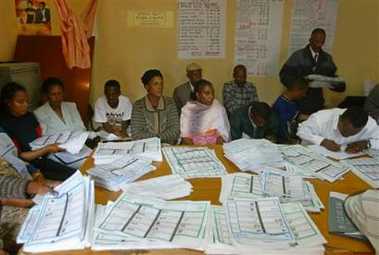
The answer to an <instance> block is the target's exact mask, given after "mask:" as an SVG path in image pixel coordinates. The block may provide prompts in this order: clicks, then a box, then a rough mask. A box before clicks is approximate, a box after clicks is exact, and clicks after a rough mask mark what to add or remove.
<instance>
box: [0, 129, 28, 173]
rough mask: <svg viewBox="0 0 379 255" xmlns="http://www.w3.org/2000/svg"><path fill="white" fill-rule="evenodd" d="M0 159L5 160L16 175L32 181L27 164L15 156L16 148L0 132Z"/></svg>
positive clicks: (7, 137) (6, 136)
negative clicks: (14, 170)
mask: <svg viewBox="0 0 379 255" xmlns="http://www.w3.org/2000/svg"><path fill="white" fill-rule="evenodd" d="M0 157H1V158H3V159H5V160H6V161H7V162H8V163H9V164H10V165H12V166H13V167H14V169H16V171H17V173H18V174H19V175H20V176H21V177H23V178H26V179H28V180H31V179H32V176H31V175H30V173H29V171H28V167H27V163H26V162H24V161H23V160H21V159H20V158H19V157H18V155H17V148H16V146H15V145H14V143H13V142H12V140H11V139H10V138H9V136H8V135H7V134H5V133H2V132H0Z"/></svg>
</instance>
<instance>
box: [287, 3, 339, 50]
mask: <svg viewBox="0 0 379 255" xmlns="http://www.w3.org/2000/svg"><path fill="white" fill-rule="evenodd" d="M337 9H338V1H337V0H328V1H325V0H312V1H309V0H295V1H294V7H293V9H292V18H291V30H290V44H289V47H288V48H289V49H288V54H289V55H291V54H292V53H293V52H294V51H296V50H299V49H301V48H304V46H305V45H306V44H307V43H308V40H309V37H310V35H311V32H312V30H313V29H315V28H317V27H320V28H323V29H325V31H326V42H325V45H324V49H325V50H326V51H328V52H331V50H332V48H333V43H334V36H335V31H336V19H337Z"/></svg>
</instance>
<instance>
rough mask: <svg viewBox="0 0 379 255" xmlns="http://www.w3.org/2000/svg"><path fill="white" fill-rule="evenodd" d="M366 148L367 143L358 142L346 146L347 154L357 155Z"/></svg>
mask: <svg viewBox="0 0 379 255" xmlns="http://www.w3.org/2000/svg"><path fill="white" fill-rule="evenodd" d="M367 148H368V141H358V142H355V143H351V144H349V145H347V147H346V152H347V153H358V152H361V151H363V150H365V149H367Z"/></svg>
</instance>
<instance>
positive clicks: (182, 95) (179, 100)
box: [173, 63, 202, 116]
mask: <svg viewBox="0 0 379 255" xmlns="http://www.w3.org/2000/svg"><path fill="white" fill-rule="evenodd" d="M186 71H187V78H188V81H187V82H185V83H183V84H181V85H179V86H178V87H176V88H175V90H174V95H173V98H174V101H175V104H176V107H177V108H178V113H179V116H180V113H181V110H182V107H183V106H184V105H185V104H186V103H187V102H188V101H190V100H191V95H192V93H193V91H194V84H195V83H196V82H197V81H199V80H201V78H202V74H201V71H202V69H201V66H199V65H198V64H196V63H191V64H189V65H187V67H186Z"/></svg>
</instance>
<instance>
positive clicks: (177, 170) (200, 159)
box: [162, 146, 227, 179]
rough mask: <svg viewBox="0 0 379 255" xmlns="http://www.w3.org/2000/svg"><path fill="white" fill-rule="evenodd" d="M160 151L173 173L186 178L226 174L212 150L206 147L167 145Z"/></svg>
mask: <svg viewBox="0 0 379 255" xmlns="http://www.w3.org/2000/svg"><path fill="white" fill-rule="evenodd" d="M162 152H163V154H164V156H165V158H166V160H167V163H168V164H169V166H170V168H171V171H172V173H173V174H178V175H180V176H182V177H184V178H186V179H190V178H206V177H219V176H222V175H225V174H227V172H226V169H225V167H224V165H223V164H222V162H221V161H220V160H219V159H218V158H217V156H216V153H215V152H214V150H211V149H208V148H206V147H175V146H168V147H164V148H163V149H162Z"/></svg>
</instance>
